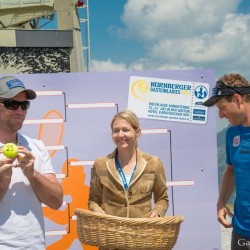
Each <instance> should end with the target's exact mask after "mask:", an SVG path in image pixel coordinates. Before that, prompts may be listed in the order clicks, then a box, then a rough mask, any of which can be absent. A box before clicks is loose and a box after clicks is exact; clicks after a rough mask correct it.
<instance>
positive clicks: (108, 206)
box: [88, 149, 168, 218]
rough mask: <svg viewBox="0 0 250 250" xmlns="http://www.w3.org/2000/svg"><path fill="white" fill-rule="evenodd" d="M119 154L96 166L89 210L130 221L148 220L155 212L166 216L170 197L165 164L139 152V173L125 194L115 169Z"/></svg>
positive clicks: (137, 171)
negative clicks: (126, 218) (127, 218)
mask: <svg viewBox="0 0 250 250" xmlns="http://www.w3.org/2000/svg"><path fill="white" fill-rule="evenodd" d="M116 154H117V149H116V150H115V151H114V152H113V153H111V154H110V155H108V156H106V157H102V158H99V159H97V160H96V161H95V162H94V165H93V167H92V169H91V181H90V194H89V201H88V206H89V209H90V210H92V211H96V212H98V211H100V210H104V211H105V212H106V214H111V215H116V216H120V217H130V218H140V217H148V216H149V213H150V212H151V211H152V210H154V211H156V212H157V213H158V214H159V215H160V216H164V215H165V213H166V211H167V208H168V193H167V185H166V174H165V171H164V167H163V164H162V162H161V160H160V159H159V158H158V157H155V156H151V155H149V154H146V153H144V152H142V151H141V150H139V149H137V164H136V170H135V173H134V176H133V179H132V180H131V182H130V185H129V188H128V190H125V189H124V186H123V182H122V181H121V178H120V175H119V172H118V170H117V168H116V165H115V156H116ZM152 197H153V201H154V202H152ZM152 203H153V204H152Z"/></svg>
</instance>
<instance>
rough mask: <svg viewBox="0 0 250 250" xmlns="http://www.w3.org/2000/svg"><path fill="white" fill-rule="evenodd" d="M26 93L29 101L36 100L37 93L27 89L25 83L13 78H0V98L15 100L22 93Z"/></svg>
mask: <svg viewBox="0 0 250 250" xmlns="http://www.w3.org/2000/svg"><path fill="white" fill-rule="evenodd" d="M22 91H25V92H26V95H27V99H29V100H33V99H35V98H36V92H35V91H33V90H32V89H26V88H25V86H24V84H23V82H22V81H20V80H19V79H17V78H16V77H13V76H5V77H2V78H0V98H7V99H8V98H13V97H15V96H16V95H18V94H19V93H20V92H22Z"/></svg>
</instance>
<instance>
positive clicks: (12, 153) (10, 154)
mask: <svg viewBox="0 0 250 250" xmlns="http://www.w3.org/2000/svg"><path fill="white" fill-rule="evenodd" d="M2 150H3V154H4V156H6V157H7V158H15V157H16V156H17V153H18V147H17V145H16V144H14V143H6V144H5V145H4V146H3V149H2Z"/></svg>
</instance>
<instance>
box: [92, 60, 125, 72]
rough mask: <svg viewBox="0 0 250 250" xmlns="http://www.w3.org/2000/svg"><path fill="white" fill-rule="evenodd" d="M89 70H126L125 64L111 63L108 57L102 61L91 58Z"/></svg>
mask: <svg viewBox="0 0 250 250" xmlns="http://www.w3.org/2000/svg"><path fill="white" fill-rule="evenodd" d="M90 70H91V71H99V72H105V71H109V72H114V71H126V70H127V66H126V65H125V64H124V63H113V62H112V61H111V60H110V59H107V60H104V61H97V60H91V63H90Z"/></svg>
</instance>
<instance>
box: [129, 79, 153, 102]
mask: <svg viewBox="0 0 250 250" xmlns="http://www.w3.org/2000/svg"><path fill="white" fill-rule="evenodd" d="M131 91H132V93H133V95H134V97H136V98H138V99H142V100H146V99H147V98H145V94H147V93H148V92H149V86H148V83H147V82H146V81H144V80H138V81H135V82H134V83H133V84H132V86H131Z"/></svg>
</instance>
